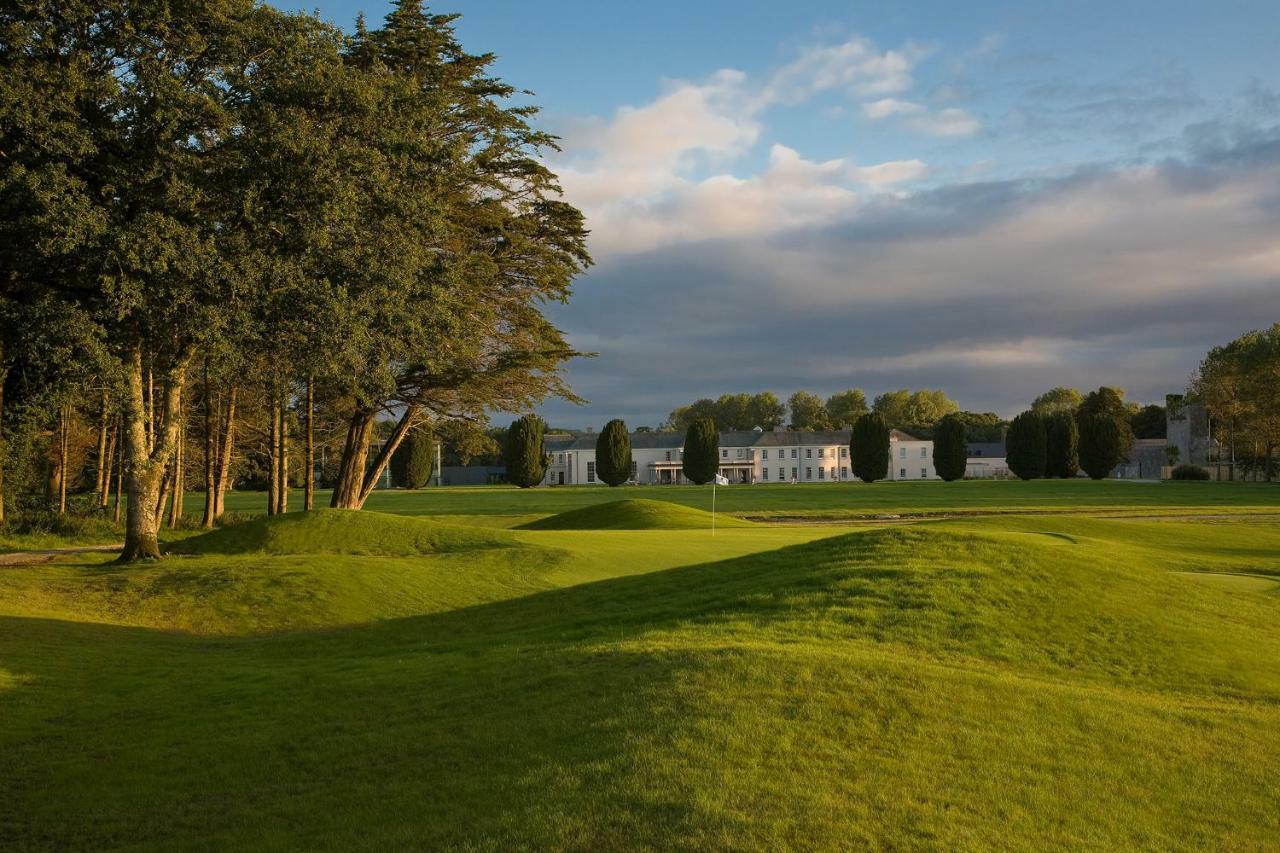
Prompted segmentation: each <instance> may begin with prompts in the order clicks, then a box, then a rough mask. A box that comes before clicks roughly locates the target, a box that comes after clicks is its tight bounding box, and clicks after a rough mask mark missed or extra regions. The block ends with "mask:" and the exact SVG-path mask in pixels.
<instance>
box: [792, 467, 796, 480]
mask: <svg viewBox="0 0 1280 853" xmlns="http://www.w3.org/2000/svg"><path fill="white" fill-rule="evenodd" d="M791 479H793V480H794V479H796V469H795V468H792V469H791Z"/></svg>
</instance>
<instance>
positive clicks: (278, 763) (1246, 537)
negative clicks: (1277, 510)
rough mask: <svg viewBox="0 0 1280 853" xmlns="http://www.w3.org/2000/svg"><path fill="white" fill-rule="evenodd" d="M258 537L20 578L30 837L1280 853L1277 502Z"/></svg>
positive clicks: (0, 745)
mask: <svg viewBox="0 0 1280 853" xmlns="http://www.w3.org/2000/svg"><path fill="white" fill-rule="evenodd" d="M851 488H854V487H851ZM836 490H839V487H836ZM475 491H482V490H475ZM688 491H689V493H692V492H693V490H688ZM725 491H726V492H727V491H731V490H728V489H726V490H725ZM744 491H750V490H744ZM563 492H570V490H557V491H556V492H551V491H550V490H548V494H551V495H556V494H557V493H563ZM493 493H494V494H499V495H501V494H506V495H508V496H509V495H514V494H517V493H514V492H505V490H493ZM570 494H572V492H570ZM602 494H604V495H611V496H612V497H614V498H616V497H617V496H618V492H617V491H613V492H602ZM624 494H625V493H624ZM391 497H394V496H388V499H390V498H391ZM506 500H507V501H510V497H507V498H506ZM507 505H508V506H509V504H507ZM468 509H469V511H470V512H469V513H461V512H459V513H457V514H456V515H457V516H462V515H466V514H476V515H484V514H485V513H480V512H475V509H476V507H475V505H474V504H472V505H470V506H469V507H468ZM664 512H665V510H664ZM439 514H441V515H444V514H445V513H439ZM492 514H494V515H501V514H502V513H497V512H495V513H492ZM676 517H679V516H676ZM352 518H355V519H356V520H355V521H350V520H349V519H352ZM454 520H455V521H456V520H458V519H457V518H455V519H454ZM252 525H257V526H256V527H254V526H252ZM240 527H241V528H242V529H241V530H240V531H239V532H236V528H230V529H229V530H228V531H226V532H225V535H223V536H222V538H221V544H218V542H219V540H218V539H217V537H219V536H220V535H221V534H222V532H219V533H217V534H208V538H207V539H205V542H206V545H202V546H197V543H199V542H200V539H194V540H191V541H190V542H189V543H188V546H189V548H190V550H192V551H193V552H200V553H192V554H189V555H180V556H174V557H172V558H170V559H167V560H165V561H162V562H160V563H157V564H152V565H142V566H131V567H119V566H116V565H114V564H107V563H106V562H105V558H103V557H101V556H97V555H90V556H78V557H75V558H73V559H69V560H67V561H65V562H62V563H57V564H49V565H40V566H30V567H23V568H16V569H0V849H5V850H25V849H41V848H68V847H70V848H80V849H107V848H116V849H130V850H170V849H187V850H222V849H229V848H230V849H254V850H352V849H363V850H385V849H405V848H411V849H421V848H428V849H438V848H454V849H470V850H508V849H530V848H536V849H547V848H553V849H554V848H558V849H581V850H597V849H671V848H679V849H708V848H718V849H723V848H731V849H787V848H793V849H815V848H819V849H820V848H849V847H855V848H860V847H875V848H886V847H889V848H896V849H902V848H906V849H913V848H932V849H938V848H942V849H993V848H999V849H1021V850H1043V849H1063V848H1080V847H1085V848H1106V849H1116V848H1121V849H1162V850H1203V849H1240V850H1255V849H1257V850H1260V849H1275V848H1276V847H1277V846H1278V845H1280V821H1278V820H1277V816H1276V810H1275V803H1276V802H1277V801H1278V800H1280V591H1278V590H1277V589H1276V588H1275V587H1266V586H1259V585H1240V584H1235V583H1230V582H1227V583H1222V582H1219V581H1218V580H1217V579H1223V578H1232V577H1239V576H1250V577H1252V578H1253V579H1255V580H1257V579H1260V580H1264V581H1265V580H1267V579H1268V578H1272V577H1275V578H1280V524H1278V523H1277V522H1276V521H1275V520H1274V519H1270V518H1265V517H1259V518H1254V519H1232V520H1224V519H1219V520H1213V521H1206V520H1198V519H1197V520H1177V521H1174V520H1149V519H1147V520H1144V519H1128V518H1126V519H1100V518H1088V517H1079V516H1021V517H1014V516H1007V517H1005V516H1001V517H987V518H973V519H961V520H949V521H925V522H921V523H917V524H912V525H905V526H896V527H884V526H881V527H875V526H872V527H867V528H863V529H857V530H848V529H842V528H839V527H834V526H828V527H804V526H798V525H782V526H770V525H761V524H755V525H745V526H741V527H736V528H731V529H726V530H723V531H718V532H717V533H716V535H714V536H712V535H711V532H710V531H709V530H705V529H641V530H605V529H589V530H582V529H566V530H511V531H495V530H493V529H492V528H481V527H473V528H470V529H466V528H464V529H463V530H462V531H461V532H459V531H458V528H456V527H450V526H449V525H443V524H438V523H435V522H432V521H430V520H419V519H412V518H392V517H386V516H382V517H380V516H375V515H373V514H366V515H363V516H354V514H349V513H323V514H319V515H317V516H314V517H313V518H309V519H302V518H301V517H298V518H293V517H285V518H283V519H272V520H270V521H269V522H262V523H259V522H250V523H246V524H244V525H241V526H240ZM441 531H444V533H441ZM441 536H446V538H447V542H448V544H447V545H441V544H440V543H442V542H444V541H445V539H441ZM210 541H213V542H215V544H216V547H214V548H210V547H206V546H207V543H208V542H210ZM353 543H354V544H353ZM382 543H385V544H382ZM423 543H426V544H425V545H424V544H423ZM380 548H381V549H385V553H374V551H376V550H378V549H380ZM294 549H299V550H306V551H308V552H307V553H297V552H296V551H294ZM356 550H359V551H364V552H366V553H355V551H356ZM224 551H235V552H236V553H223V552H224ZM1206 579H1211V580H1210V581H1207V580H1206Z"/></svg>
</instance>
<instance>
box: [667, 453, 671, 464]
mask: <svg viewBox="0 0 1280 853" xmlns="http://www.w3.org/2000/svg"><path fill="white" fill-rule="evenodd" d="M667 461H668V462H670V461H671V451H670V450H668V451H667Z"/></svg>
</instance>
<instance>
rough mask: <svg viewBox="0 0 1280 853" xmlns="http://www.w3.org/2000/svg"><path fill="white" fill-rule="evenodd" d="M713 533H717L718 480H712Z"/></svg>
mask: <svg viewBox="0 0 1280 853" xmlns="http://www.w3.org/2000/svg"><path fill="white" fill-rule="evenodd" d="M711 535H712V536H715V535H716V481H715V480H712V481H711Z"/></svg>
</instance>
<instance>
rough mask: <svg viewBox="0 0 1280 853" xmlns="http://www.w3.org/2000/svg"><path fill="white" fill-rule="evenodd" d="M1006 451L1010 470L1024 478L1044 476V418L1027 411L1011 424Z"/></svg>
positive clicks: (1032, 478) (1031, 478)
mask: <svg viewBox="0 0 1280 853" xmlns="http://www.w3.org/2000/svg"><path fill="white" fill-rule="evenodd" d="M1006 444H1007V447H1006V449H1005V453H1006V455H1007V457H1008V460H1009V470H1010V471H1012V472H1013V473H1014V474H1016V475H1017V476H1018V477H1019V478H1020V479H1023V480H1034V479H1036V478H1037V477H1043V476H1044V472H1045V464H1046V446H1045V445H1046V442H1045V431H1044V418H1042V417H1041V416H1040V415H1038V414H1036V413H1035V412H1033V411H1026V412H1023V413H1022V414H1020V415H1018V416H1017V417H1016V418H1014V419H1013V423H1011V424H1009V437H1008V439H1007V440H1006Z"/></svg>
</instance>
